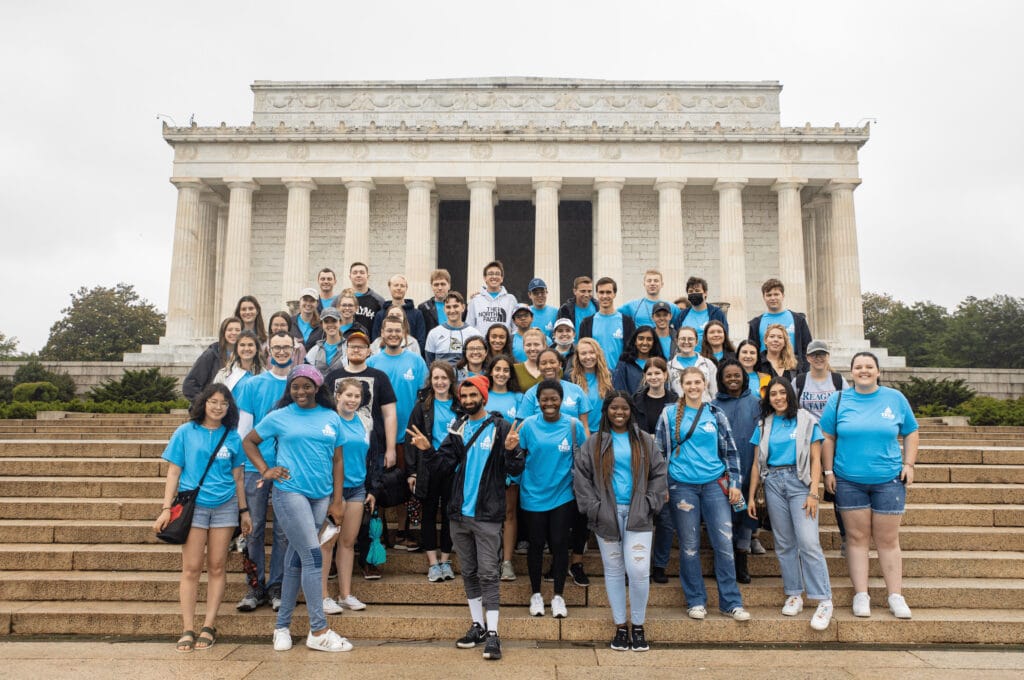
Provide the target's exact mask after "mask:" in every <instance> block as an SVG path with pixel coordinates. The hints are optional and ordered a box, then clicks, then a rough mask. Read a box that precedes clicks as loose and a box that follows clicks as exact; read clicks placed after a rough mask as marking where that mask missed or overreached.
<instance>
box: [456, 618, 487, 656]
mask: <svg viewBox="0 0 1024 680" xmlns="http://www.w3.org/2000/svg"><path fill="white" fill-rule="evenodd" d="M486 638H487V632H486V631H485V630H484V629H483V628H482V627H481V626H480V624H479V623H476V622H475V621H474V622H473V625H472V626H470V627H469V630H467V631H466V634H465V635H463V636H462V637H460V638H459V639H458V640H456V641H455V646H456V647H458V648H459V649H473V648H474V647H476V646H477V645H479V644H481V643H482V642H484V640H485V639H486Z"/></svg>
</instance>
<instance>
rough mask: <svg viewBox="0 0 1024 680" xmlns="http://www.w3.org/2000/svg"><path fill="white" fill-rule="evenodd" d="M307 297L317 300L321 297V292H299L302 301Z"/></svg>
mask: <svg viewBox="0 0 1024 680" xmlns="http://www.w3.org/2000/svg"><path fill="white" fill-rule="evenodd" d="M307 295H308V296H309V297H311V298H313V299H314V300H316V299H317V298H319V297H320V291H318V290H317V289H316V288H303V289H302V290H300V291H299V299H300V300H301V299H302V298H304V297H306V296H307Z"/></svg>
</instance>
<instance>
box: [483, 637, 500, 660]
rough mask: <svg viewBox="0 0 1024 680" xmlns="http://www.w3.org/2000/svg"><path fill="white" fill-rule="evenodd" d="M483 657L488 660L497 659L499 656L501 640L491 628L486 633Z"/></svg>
mask: <svg viewBox="0 0 1024 680" xmlns="http://www.w3.org/2000/svg"><path fill="white" fill-rule="evenodd" d="M484 658H485V659H487V660H488V661H497V660H498V659H500V658H501V640H500V639H499V638H498V634H497V633H496V632H494V631H493V630H492V631H491V632H489V633H488V634H487V642H486V643H485V644H484Z"/></svg>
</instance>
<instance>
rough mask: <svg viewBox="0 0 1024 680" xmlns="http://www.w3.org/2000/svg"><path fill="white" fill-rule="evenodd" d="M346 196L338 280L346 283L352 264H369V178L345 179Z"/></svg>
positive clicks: (371, 189) (372, 187)
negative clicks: (342, 249)
mask: <svg viewBox="0 0 1024 680" xmlns="http://www.w3.org/2000/svg"><path fill="white" fill-rule="evenodd" d="M344 182H345V188H346V189H347V190H348V196H347V198H346V200H345V252H344V254H343V257H342V262H344V269H343V270H342V271H341V272H339V273H338V278H339V279H340V280H342V281H347V280H348V279H347V278H346V277H347V276H348V270H349V267H351V266H352V263H353V262H363V263H364V264H367V265H369V263H370V192H371V191H373V190H374V188H375V186H374V184H373V179H372V178H370V177H346V178H345V179H344Z"/></svg>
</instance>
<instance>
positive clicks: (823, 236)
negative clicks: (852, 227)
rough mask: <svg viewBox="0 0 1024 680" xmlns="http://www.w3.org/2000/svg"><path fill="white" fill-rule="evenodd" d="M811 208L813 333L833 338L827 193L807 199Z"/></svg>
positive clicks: (829, 221)
mask: <svg viewBox="0 0 1024 680" xmlns="http://www.w3.org/2000/svg"><path fill="white" fill-rule="evenodd" d="M811 210H813V211H814V247H815V261H816V262H817V275H818V276H817V278H818V290H817V298H818V313H817V316H818V319H817V322H816V323H815V327H814V336H815V337H820V338H822V339H826V340H835V339H836V326H835V314H834V312H835V287H836V285H835V277H834V276H833V271H834V270H833V268H832V258H831V250H832V229H831V226H830V225H831V223H832V202H831V201H830V200H829V198H828V196H826V195H824V194H821V193H819V194H818V195H816V196H815V197H814V199H813V200H812V201H811Z"/></svg>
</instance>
